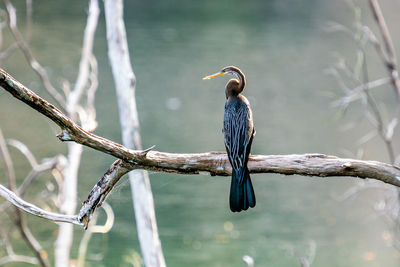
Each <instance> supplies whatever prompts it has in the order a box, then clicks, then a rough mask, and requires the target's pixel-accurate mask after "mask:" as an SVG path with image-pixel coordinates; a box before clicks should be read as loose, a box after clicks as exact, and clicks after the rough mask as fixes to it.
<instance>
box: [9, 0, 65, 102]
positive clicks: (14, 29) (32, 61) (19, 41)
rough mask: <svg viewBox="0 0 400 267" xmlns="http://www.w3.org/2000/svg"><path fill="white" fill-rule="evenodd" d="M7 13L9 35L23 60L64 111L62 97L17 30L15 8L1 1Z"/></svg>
mask: <svg viewBox="0 0 400 267" xmlns="http://www.w3.org/2000/svg"><path fill="white" fill-rule="evenodd" d="M3 2H4V4H5V6H6V8H7V12H8V20H9V27H10V29H11V33H12V34H13V36H14V38H15V40H16V41H17V44H18V46H19V48H20V49H21V51H22V52H23V54H24V56H25V58H26V59H27V60H28V62H29V64H30V65H31V67H32V69H34V71H35V72H36V73H37V74H38V75H39V77H40V79H41V80H42V83H43V85H44V87H45V89H46V90H47V91H48V92H49V94H50V95H51V96H52V97H53V98H54V100H56V101H57V103H58V104H59V105H60V106H61V107H62V108H64V109H65V106H66V104H65V99H64V97H63V96H62V95H61V94H60V93H59V92H58V91H57V89H56V88H54V86H53V85H52V84H51V82H50V79H49V76H48V74H47V71H46V70H45V68H43V67H42V65H40V64H39V62H38V61H37V60H36V59H35V57H34V56H33V54H32V52H31V50H30V49H29V46H28V44H27V43H26V42H25V41H24V38H23V36H22V34H21V32H20V31H19V30H18V28H17V14H16V11H15V7H14V6H13V5H12V4H11V2H10V1H9V0H3Z"/></svg>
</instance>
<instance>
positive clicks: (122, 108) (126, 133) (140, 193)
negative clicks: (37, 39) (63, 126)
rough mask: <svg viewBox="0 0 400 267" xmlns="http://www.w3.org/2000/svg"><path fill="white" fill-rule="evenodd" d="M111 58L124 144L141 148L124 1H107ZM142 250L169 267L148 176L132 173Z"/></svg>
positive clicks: (150, 259) (149, 259)
mask: <svg viewBox="0 0 400 267" xmlns="http://www.w3.org/2000/svg"><path fill="white" fill-rule="evenodd" d="M104 3H105V13H106V24H107V40H108V55H109V60H110V64H111V67H112V71H113V75H114V82H115V88H116V91H117V99H118V107H119V115H120V122H121V128H122V140H123V144H124V145H125V146H126V147H127V148H131V149H141V143H140V135H139V131H138V129H139V119H138V114H137V109H136V102H135V81H136V80H135V75H134V73H133V71H132V67H131V62H130V59H129V51H128V44H127V40H126V32H125V26H124V21H123V4H122V1H121V0H105V1H104ZM129 180H130V184H131V190H132V196H133V205H134V207H135V217H136V224H137V230H138V234H139V241H140V247H141V250H142V256H143V259H144V263H145V265H146V266H148V267H150V266H165V260H164V256H163V253H162V249H161V242H160V239H159V236H158V230H157V223H156V218H155V212H154V202H153V195H152V192H151V188H150V180H149V176H148V173H147V172H146V171H142V170H135V171H132V172H130V173H129Z"/></svg>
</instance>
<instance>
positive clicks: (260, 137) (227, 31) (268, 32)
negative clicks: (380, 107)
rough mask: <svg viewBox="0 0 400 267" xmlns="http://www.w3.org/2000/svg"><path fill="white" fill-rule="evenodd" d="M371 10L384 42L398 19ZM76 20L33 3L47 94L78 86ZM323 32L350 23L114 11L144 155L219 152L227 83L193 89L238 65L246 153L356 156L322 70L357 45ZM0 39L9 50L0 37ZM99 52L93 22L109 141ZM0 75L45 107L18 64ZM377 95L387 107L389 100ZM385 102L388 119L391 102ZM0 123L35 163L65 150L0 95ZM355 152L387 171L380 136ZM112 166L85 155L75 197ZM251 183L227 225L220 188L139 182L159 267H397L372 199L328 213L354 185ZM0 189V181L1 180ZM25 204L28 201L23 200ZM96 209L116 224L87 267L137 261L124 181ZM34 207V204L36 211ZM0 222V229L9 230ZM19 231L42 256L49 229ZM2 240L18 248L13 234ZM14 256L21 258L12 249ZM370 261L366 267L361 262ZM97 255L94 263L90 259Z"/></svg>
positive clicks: (341, 181)
mask: <svg viewBox="0 0 400 267" xmlns="http://www.w3.org/2000/svg"><path fill="white" fill-rule="evenodd" d="M17 4H18V5H17V7H18V10H19V12H20V13H19V15H20V16H21V19H20V21H19V23H21V25H24V20H23V12H24V11H23V10H24V6H23V2H22V1H21V3H19V2H18V3H17ZM362 7H363V9H362V10H363V12H364V14H365V20H366V21H367V22H369V23H371V22H372V20H371V16H370V13H369V10H368V6H367V5H365V4H363V5H362ZM383 8H384V11H385V12H387V13H385V14H387V18H388V25H389V27H391V26H392V30H393V32H394V33H395V31H396V25H398V23H399V22H400V21H399V19H398V16H397V15H396V10H397V11H398V10H399V9H400V7H399V6H398V4H397V3H396V1H388V3H385V4H384V5H383ZM86 11H87V3H86V2H85V1H46V2H45V3H44V2H39V1H34V24H33V40H32V45H31V47H32V50H33V53H34V54H35V56H36V57H37V58H38V60H39V61H40V62H41V63H42V65H44V66H46V68H47V69H48V71H49V72H50V73H51V77H52V79H53V81H54V82H55V83H56V84H57V83H58V78H59V77H65V78H67V79H68V80H70V81H74V80H75V78H76V74H77V73H76V72H77V66H78V63H79V57H80V48H81V42H82V33H83V28H84V25H85V20H86ZM327 21H339V22H341V23H343V24H346V25H352V23H353V22H352V21H353V14H352V11H351V10H350V9H349V8H348V6H347V4H346V3H345V2H344V1H329V0H325V1H317V0H298V1H218V2H217V1H211V0H207V1H178V0H177V1H172V0H170V1H142V2H141V1H126V5H125V23H126V27H127V35H128V39H129V40H128V42H129V46H130V47H129V48H130V53H131V58H132V62H133V67H134V71H135V74H136V76H137V92H136V96H137V105H138V110H139V116H140V122H141V135H142V141H143V145H144V147H149V146H151V145H156V149H157V150H160V151H169V152H205V151H223V150H224V146H223V137H222V133H221V128H222V116H223V106H224V101H225V98H224V86H225V83H226V81H227V80H226V79H225V78H220V79H213V80H211V81H202V80H201V78H202V77H203V76H205V75H207V74H211V73H214V72H216V71H218V70H220V69H221V68H222V67H224V66H226V65H236V66H239V67H240V68H241V69H242V70H243V71H244V72H245V74H246V76H247V89H246V91H245V95H246V96H247V97H248V98H249V100H250V102H251V104H252V107H253V112H254V118H255V127H256V130H257V136H256V138H255V140H254V143H253V149H252V153H253V154H289V153H310V152H318V153H326V154H332V155H338V156H344V154H343V150H342V149H343V148H346V149H348V150H350V151H352V152H354V153H355V152H356V151H357V148H358V146H357V144H356V141H357V140H358V138H360V137H361V136H363V135H364V134H365V133H367V132H368V131H369V130H370V128H369V125H368V123H366V122H365V121H361V122H360V124H359V125H358V127H357V128H355V129H352V130H348V131H340V126H341V125H343V124H345V123H348V122H352V121H354V120H355V118H356V119H358V118H359V116H360V110H361V109H360V107H358V106H357V107H356V108H353V109H351V110H350V111H349V114H348V116H347V117H346V118H345V119H341V120H336V119H335V118H336V112H337V110H336V109H334V108H331V107H330V104H331V102H332V101H333V100H335V99H336V98H337V97H338V96H339V95H340V93H341V91H340V90H339V89H338V85H337V83H336V82H335V80H334V79H333V78H332V77H329V76H327V75H325V74H324V73H323V70H324V69H325V68H327V67H329V66H330V65H331V64H333V63H334V62H335V54H337V53H341V54H344V55H346V56H347V57H348V58H349V59H350V60H354V58H355V48H356V46H355V44H354V42H353V41H352V39H351V38H349V37H347V36H345V35H344V34H334V33H327V32H325V31H324V30H323V28H324V25H325V24H326V23H327ZM22 29H23V28H22ZM398 36H399V35H396V34H393V38H394V42H395V44H396V42H397V44H398V43H399V41H400V39H399V37H398ZM4 38H5V42H6V43H7V42H8V43H9V42H10V40H9V38H11V37H10V36H9V35H7V33H5V36H4ZM7 38H8V39H7ZM106 45H107V44H106V33H105V23H104V12H103V10H102V13H101V18H100V23H99V26H98V31H97V35H96V40H95V55H96V57H97V60H98V63H99V82H100V85H99V91H98V93H97V95H96V108H97V119H98V122H99V127H98V128H97V130H96V134H98V135H101V136H105V137H107V138H110V139H112V140H115V141H117V142H120V141H121V137H120V130H119V121H118V113H117V106H116V99H115V93H114V88H113V79H112V75H111V72H110V68H109V64H108V58H107V50H106V49H107V47H106ZM398 47H400V46H399V45H398ZM372 51H373V50H371V51H370V52H371V53H372ZM371 60H372V62H374V63H375V62H376V64H372V66H371V68H372V69H373V71H374V72H373V73H371V77H375V78H376V77H381V76H382V75H383V74H384V73H385V72H384V69H383V68H382V67H381V65H379V64H380V62H379V61H378V60H377V59H376V58H374V57H372V59H371ZM2 67H4V68H5V69H6V70H7V71H9V72H10V73H11V74H12V75H13V76H15V77H16V78H18V79H19V80H21V81H22V82H24V83H25V84H26V85H28V86H29V87H30V88H32V89H35V90H36V91H37V92H38V93H39V94H40V95H42V96H44V97H45V98H47V99H50V98H49V96H48V95H47V94H46V93H45V92H44V90H43V89H42V88H41V86H40V83H39V82H38V81H37V78H36V76H35V74H33V73H32V71H31V70H30V69H29V68H28V66H27V64H26V63H25V61H24V59H23V57H22V56H21V54H19V53H17V54H16V55H14V56H13V57H12V58H10V59H9V60H7V61H5V62H2ZM382 90H384V93H385V94H386V99H390V96H391V93H392V91H391V88H390V87H387V88H386V89H382ZM383 97H385V95H384V96H383ZM171 103H172V108H171ZM174 103H175V104H174ZM387 104H388V105H389V107H390V104H391V102H388V103H387ZM0 111H1V112H0V127H1V129H2V130H3V132H4V135H5V136H7V137H12V138H15V139H19V140H23V141H25V142H26V144H27V145H28V146H29V147H30V148H32V150H33V151H34V153H35V155H38V157H50V156H53V155H55V154H56V153H58V152H64V151H65V150H66V145H65V144H60V143H59V142H58V140H57V139H56V138H55V134H56V133H57V132H58V129H57V127H55V126H54V125H53V124H52V123H51V122H49V121H48V120H46V119H45V118H42V116H40V115H39V114H36V113H34V112H31V110H30V109H29V108H27V107H26V106H24V105H23V104H21V103H20V102H18V101H16V100H14V99H13V98H12V97H11V96H9V95H8V94H7V93H3V92H0ZM11 114H12V115H11ZM11 116H12V117H11ZM11 118H12V119H11ZM397 140H398V138H397ZM364 148H365V152H366V153H365V159H375V160H381V161H385V162H386V161H387V160H388V159H387V156H386V152H385V150H384V148H383V145H382V143H381V142H380V140H379V139H378V138H375V139H373V140H372V141H371V143H369V144H368V145H366V146H364ZM13 155H14V156H15V157H18V155H17V153H13ZM19 159H21V158H19ZM113 160H114V159H113V158H112V157H109V156H107V155H104V154H101V153H99V152H95V151H91V150H89V149H85V150H84V154H83V158H82V167H81V169H80V174H79V201H78V202H81V201H83V200H84V199H85V198H86V196H87V194H88V192H89V191H90V189H91V188H92V186H93V185H94V184H95V183H96V182H97V179H98V178H99V177H100V176H101V175H102V174H103V172H104V171H105V170H106V169H107V168H108V167H109V165H110V164H111V163H112V162H113ZM16 165H17V168H18V172H17V175H19V177H23V175H24V171H25V170H26V169H25V168H26V167H27V164H26V163H16ZM2 173H4V172H2ZM252 178H253V179H252V180H253V184H254V186H255V191H256V196H257V206H256V208H255V209H252V210H249V211H247V212H242V213H240V214H233V213H231V212H230V211H229V207H228V194H229V183H230V181H229V178H226V177H225V178H224V177H210V176H201V175H198V176H185V175H170V174H160V173H150V179H151V185H152V189H153V194H154V200H155V207H156V215H157V222H158V227H159V234H160V238H161V241H162V246H163V251H164V255H165V258H166V262H167V264H168V265H169V266H245V263H244V262H243V261H242V257H243V256H244V255H249V256H251V257H253V258H254V260H255V265H256V266H300V263H299V259H298V258H299V257H301V256H305V255H307V253H308V250H309V242H310V240H314V242H315V244H316V254H315V261H314V265H313V266H389V267H390V266H399V263H400V255H399V252H398V251H396V250H395V249H393V248H391V247H389V246H387V245H386V243H385V241H384V240H383V238H382V234H383V233H385V232H390V225H389V224H387V223H386V221H385V220H384V218H383V217H382V216H378V215H377V214H376V212H374V210H373V205H374V204H375V203H376V202H377V201H378V200H379V199H381V198H382V194H383V192H382V191H374V190H369V191H367V192H366V193H363V194H360V195H359V196H358V197H357V198H354V199H350V200H347V201H344V202H338V201H336V200H335V198H334V196H336V195H340V194H341V193H344V192H345V191H346V189H348V188H349V187H350V186H352V185H355V184H356V183H357V182H358V180H357V179H352V178H330V179H317V178H310V177H299V176H287V177H286V176H281V175H272V174H258V175H252ZM46 179H47V180H49V179H48V177H46V176H44V177H43V180H46ZM0 182H1V183H2V184H4V183H5V178H4V176H3V175H2V176H0ZM37 187H38V188H37V189H35V191H33V193H34V192H40V191H41V190H42V188H43V187H44V185H43V183H41V182H40V181H39V182H38V183H37ZM26 198H27V200H29V194H27V197H26ZM32 198H33V197H32ZM108 201H109V203H110V204H111V205H112V207H113V209H114V212H115V215H116V220H115V224H114V227H113V229H112V231H111V232H110V233H109V234H107V235H105V236H100V235H94V237H93V238H92V241H91V242H90V247H89V250H88V266H128V264H127V263H126V262H125V260H124V255H128V254H130V253H132V250H136V251H140V248H139V244H138V239H137V234H136V226H135V223H134V219H133V218H134V214H133V208H132V203H131V197H130V189H129V183H128V182H127V180H123V181H121V182H120V184H119V185H118V186H117V188H116V190H115V191H113V193H112V194H111V196H110V197H109V199H108ZM36 203H39V204H40V203H46V199H42V200H41V202H36ZM100 219H101V218H100ZM2 221H4V222H5V224H4V225H6V222H7V219H6V218H5V219H4V220H2ZM29 222H30V225H31V226H32V228H33V229H32V231H33V233H34V234H36V236H37V237H38V239H39V240H40V241H41V242H42V245H43V246H44V247H45V248H46V249H47V250H48V251H49V253H50V254H51V253H53V242H54V238H55V235H56V230H57V227H56V226H55V225H53V224H51V223H47V222H46V223H45V222H43V220H40V219H36V218H29ZM7 225H8V224H7ZM224 226H225V227H224ZM7 227H8V226H7ZM7 229H8V228H7ZM49 236H50V237H49ZM81 236H82V230H81V229H80V228H78V227H76V228H75V236H74V237H75V239H74V248H73V250H72V256H73V257H76V255H77V249H78V245H79V239H80V237H81ZM12 237H13V239H15V240H17V239H18V238H19V236H18V234H15V235H13V236H12ZM16 242H18V241H16ZM16 246H17V248H18V249H19V251H22V252H23V251H26V249H25V250H24V248H23V244H21V243H17V244H16ZM369 252H372V253H374V255H375V258H374V259H372V260H370V261H367V260H366V259H365V255H366V253H369ZM99 255H101V257H100V262H98V261H96V260H95V258H99V257H98V256H99ZM50 258H51V259H52V258H53V256H52V255H50Z"/></svg>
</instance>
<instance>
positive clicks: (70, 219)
mask: <svg viewBox="0 0 400 267" xmlns="http://www.w3.org/2000/svg"><path fill="white" fill-rule="evenodd" d="M0 196H1V197H3V198H5V199H6V200H7V201H9V202H11V204H13V205H14V206H16V207H17V208H19V209H21V210H23V211H26V212H28V213H30V214H32V215H35V216H38V217H42V218H45V219H48V220H51V221H53V222H66V223H73V224H76V225H80V226H82V223H80V222H79V221H78V220H77V218H78V217H77V216H76V215H64V214H59V213H54V212H49V211H46V210H43V209H41V208H39V207H37V206H35V205H33V204H31V203H29V202H26V201H25V200H23V199H21V198H20V197H18V196H17V195H16V194H15V193H14V192H12V191H11V190H9V189H8V188H6V187H5V186H3V185H1V184H0Z"/></svg>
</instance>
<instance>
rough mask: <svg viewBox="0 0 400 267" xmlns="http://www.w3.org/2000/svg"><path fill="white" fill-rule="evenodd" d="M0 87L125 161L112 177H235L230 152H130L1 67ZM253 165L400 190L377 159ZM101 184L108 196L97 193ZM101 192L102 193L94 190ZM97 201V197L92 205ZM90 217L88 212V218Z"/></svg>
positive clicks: (255, 159) (396, 174)
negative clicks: (146, 173) (133, 173)
mask: <svg viewBox="0 0 400 267" xmlns="http://www.w3.org/2000/svg"><path fill="white" fill-rule="evenodd" d="M0 86H1V87H3V88H4V89H5V90H6V91H8V92H9V93H11V94H12V95H13V96H14V97H16V98H17V99H19V100H21V101H23V102H24V103H26V104H28V105H29V106H31V107H32V108H34V109H35V110H37V111H39V112H40V113H42V114H43V115H45V116H46V117H48V118H49V119H51V120H52V121H54V122H55V123H56V124H57V125H58V126H59V127H60V128H61V129H62V134H60V135H58V137H59V138H60V140H61V141H75V142H77V143H80V144H82V145H86V146H88V147H91V148H93V149H96V150H99V151H102V152H105V153H107V154H110V155H113V156H115V157H117V158H119V159H121V161H116V162H115V163H114V164H113V166H114V168H115V167H116V166H115V165H117V164H120V165H121V166H119V168H121V169H120V170H119V171H118V172H117V173H118V175H114V176H113V177H117V176H122V175H123V174H125V173H127V172H129V171H130V170H133V169H146V170H150V171H158V172H172V173H180V174H202V173H207V174H211V175H219V176H228V175H230V174H231V166H230V164H229V161H228V158H227V156H226V153H223V152H209V153H193V154H177V153H165V152H158V151H150V150H130V149H127V148H125V147H124V146H122V145H120V144H117V143H115V142H113V141H110V140H108V139H105V138H103V137H99V136H96V135H94V134H92V133H89V132H86V131H84V130H83V129H82V128H81V127H79V126H78V125H77V124H76V123H74V122H73V121H72V120H70V119H69V118H68V117H67V116H66V115H64V114H63V113H62V112H61V111H60V110H59V109H57V108H56V107H55V106H53V105H51V104H50V103H48V102H47V101H46V100H44V99H43V98H41V97H39V96H38V95H36V94H35V93H34V92H32V91H31V90H29V89H28V88H26V87H25V86H24V85H22V84H21V83H19V82H18V81H17V80H15V79H14V78H13V77H11V76H10V75H9V74H8V73H7V72H5V71H4V70H2V69H0ZM248 167H249V170H250V172H251V173H279V174H285V175H292V174H297V175H305V176H316V177H327V176H353V177H359V178H364V179H365V178H370V179H375V180H380V181H382V182H385V183H388V184H392V185H395V186H398V187H400V168H399V167H396V166H393V165H390V164H386V163H382V162H378V161H365V160H355V159H342V158H338V157H335V156H327V155H322V154H304V155H251V156H250V159H249V164H248ZM109 180H110V181H111V182H105V183H103V182H102V181H100V182H99V183H98V184H97V185H96V186H95V188H93V190H92V192H91V194H90V195H89V198H88V200H87V201H86V202H85V204H87V203H89V202H92V203H93V207H88V206H87V205H86V206H85V205H84V207H83V210H85V209H86V210H90V209H92V210H94V209H95V208H96V206H97V205H99V204H101V202H102V201H103V200H104V198H105V196H106V195H107V193H108V192H109V191H110V188H112V185H113V184H115V182H116V180H114V178H112V179H111V178H110V179H109ZM97 186H98V187H100V189H101V190H103V191H104V192H106V193H105V194H104V192H100V191H98V189H99V188H97ZM96 190H97V192H100V193H96V192H94V191H96ZM95 193H96V194H95ZM96 198H98V199H97V200H95V201H93V199H96ZM82 214H85V212H83V213H82V212H81V213H80V216H79V217H80V220H82V221H84V220H85V219H84V216H81V215H82ZM88 214H89V213H86V215H88Z"/></svg>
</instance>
